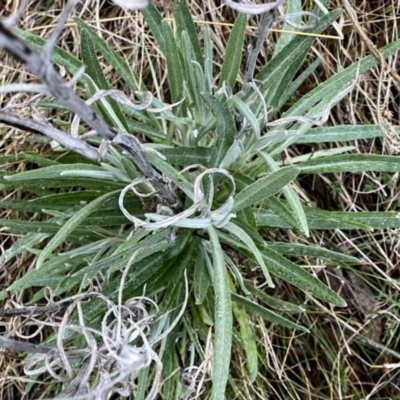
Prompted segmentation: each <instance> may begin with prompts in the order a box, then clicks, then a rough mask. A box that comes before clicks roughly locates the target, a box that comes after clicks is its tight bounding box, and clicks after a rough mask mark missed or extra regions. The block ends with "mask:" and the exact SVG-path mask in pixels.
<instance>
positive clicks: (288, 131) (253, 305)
mask: <svg viewBox="0 0 400 400" xmlns="http://www.w3.org/2000/svg"><path fill="white" fill-rule="evenodd" d="M142 12H143V15H144V17H145V19H146V21H147V23H148V25H149V27H150V30H151V32H152V34H153V35H154V37H155V38H156V39H157V41H158V44H159V46H160V48H161V50H162V52H163V54H164V57H165V59H166V65H167V69H168V91H167V93H166V99H164V98H162V97H161V98H150V99H148V96H147V95H146V87H145V86H144V84H142V83H139V82H140V80H139V79H138V77H137V76H136V74H135V72H134V71H132V70H131V69H130V68H129V66H128V64H127V62H126V61H125V60H124V59H123V58H122V57H121V56H120V55H118V54H116V53H115V52H114V51H113V50H112V49H110V48H108V46H107V45H106V43H105V42H104V41H103V40H102V39H100V38H99V37H98V36H97V35H96V33H95V32H94V31H93V29H92V28H90V27H89V26H88V25H87V24H86V23H85V22H83V21H82V20H79V19H75V22H76V23H77V25H78V26H79V28H80V33H81V60H78V59H76V58H74V57H73V56H72V55H70V54H68V53H67V52H65V51H64V50H62V49H60V48H54V51H53V54H52V58H53V61H54V62H55V63H56V64H58V65H61V66H63V67H64V68H66V69H67V70H68V71H69V72H70V73H71V74H77V73H78V72H79V70H80V68H81V67H82V66H84V67H85V73H84V74H82V75H80V76H79V82H80V83H81V84H82V86H83V88H84V91H82V92H84V93H85V95H86V96H87V99H90V98H92V99H93V100H95V101H94V103H93V109H94V110H95V111H96V112H97V114H98V115H100V116H101V118H102V119H103V120H104V122H105V123H106V124H107V126H108V127H109V129H111V130H112V129H114V128H115V129H118V130H120V131H123V132H127V133H129V134H130V135H131V134H132V135H138V134H140V135H143V136H144V137H145V138H146V140H147V143H145V144H142V145H140V144H138V148H139V149H141V150H143V153H142V154H143V157H144V159H145V160H142V161H140V158H139V161H138V158H135V159H134V161H135V162H132V157H131V156H130V154H128V153H127V152H124V151H123V150H121V149H124V146H123V142H121V141H119V142H117V141H113V140H111V146H108V145H107V146H104V144H103V142H102V139H101V137H100V136H99V135H87V136H86V137H87V141H86V143H88V144H89V145H90V146H92V148H94V149H100V150H101V151H99V154H100V155H104V154H105V155H104V159H103V160H98V159H97V158H96V157H97V156H98V155H97V153H96V155H95V156H93V158H92V159H91V160H88V157H87V155H88V153H87V152H89V149H86V150H85V151H86V153H84V155H85V156H86V157H84V156H83V155H82V153H81V155H77V154H72V153H70V152H67V151H65V147H64V148H61V149H58V150H59V151H57V152H54V154H52V155H51V156H50V157H43V156H41V155H40V154H31V153H24V154H20V155H18V162H23V161H25V162H27V163H33V164H35V165H37V167H38V168H37V169H34V170H31V171H27V172H22V173H18V172H10V171H7V172H2V173H1V175H0V185H1V188H2V190H4V191H6V192H7V193H12V192H13V191H15V190H19V193H20V195H19V199H14V198H12V197H10V198H9V199H7V200H3V201H2V202H1V203H0V206H1V207H2V208H6V209H9V210H13V211H18V212H23V213H25V214H24V215H26V218H25V219H23V220H21V219H16V218H15V219H13V218H9V219H4V220H1V221H0V223H1V224H2V225H3V226H4V227H6V228H7V229H8V230H9V231H10V232H12V233H16V234H24V236H23V237H22V238H21V239H19V240H17V241H15V243H13V245H12V246H10V247H9V248H8V249H7V250H6V251H5V259H6V260H7V261H8V260H11V259H12V258H13V257H15V256H17V255H19V254H21V253H22V252H24V251H29V252H31V253H33V254H35V255H37V256H38V258H37V263H36V268H35V269H33V270H31V271H30V272H28V273H27V274H25V275H24V276H22V277H21V278H20V279H19V280H17V281H16V282H15V283H14V284H12V285H11V286H10V287H9V288H8V289H7V290H3V291H2V292H0V298H1V299H5V298H6V297H7V295H14V294H16V293H18V292H19V291H21V290H26V289H33V288H35V291H34V294H33V296H32V299H31V301H30V303H31V304H34V303H36V302H38V301H40V300H42V299H43V298H44V296H45V295H46V291H45V289H44V288H45V287H48V288H51V290H52V294H53V296H57V297H62V296H71V295H72V294H76V293H85V291H87V290H88V288H89V287H90V283H91V281H93V280H98V281H99V282H100V287H102V292H101V293H102V296H104V297H105V298H107V299H109V301H110V302H115V303H116V302H117V300H118V295H119V294H120V293H121V296H122V301H123V302H125V301H126V300H127V299H130V298H132V297H135V296H141V295H142V294H143V293H145V294H146V296H151V297H152V299H154V301H155V302H156V303H157V304H158V306H159V310H158V312H157V313H156V314H155V317H157V320H156V322H154V323H153V324H152V325H150V327H149V329H150V332H149V333H148V336H149V337H151V338H153V339H154V338H156V337H157V336H159V335H160V334H161V333H162V332H169V330H170V328H171V329H172V328H173V329H172V330H171V332H169V334H168V335H167V336H165V337H164V338H162V340H161V345H160V346H159V348H157V352H158V357H159V358H160V360H161V362H162V364H163V365H164V369H163V377H164V378H166V377H169V380H168V381H166V383H165V384H164V386H163V388H162V395H163V396H164V398H166V399H170V398H173V397H174V396H179V395H180V394H181V393H182V392H184V388H182V385H181V382H180V379H179V376H178V375H177V374H173V373H174V371H175V370H176V368H177V367H178V359H177V356H176V352H175V349H177V353H178V354H179V357H180V358H181V360H180V361H181V362H182V364H183V366H185V367H192V368H194V367H195V366H196V365H197V366H199V365H200V364H202V365H203V364H204V365H206V362H207V361H208V359H207V354H206V353H205V351H204V347H205V343H206V342H207V337H208V335H209V333H210V326H213V327H214V332H213V343H214V347H213V359H212V365H213V367H212V373H211V375H212V376H213V377H214V378H215V379H214V380H213V384H212V398H213V399H222V398H224V394H225V391H226V386H227V383H228V390H229V391H232V392H234V391H235V390H236V387H235V383H234V381H233V380H229V365H230V359H231V348H232V343H233V345H234V346H239V347H241V348H243V349H244V351H245V352H246V356H247V368H248V373H249V376H250V377H251V379H252V380H254V379H255V377H256V375H257V368H258V354H257V349H256V340H255V338H254V335H253V328H252V326H251V324H250V315H251V314H253V315H256V316H259V317H262V318H264V319H265V320H266V321H268V322H270V323H271V324H280V325H282V326H284V327H288V328H292V329H298V330H300V331H305V332H307V331H308V328H309V327H304V326H302V325H299V324H297V323H295V322H293V321H292V320H291V319H290V318H289V317H285V316H283V315H282V313H281V312H280V311H281V310H284V311H285V312H286V313H294V314H299V313H302V312H304V309H303V308H302V307H300V306H299V305H297V304H291V303H289V302H286V301H282V300H280V299H277V298H274V296H273V295H272V294H273V292H272V291H271V292H268V291H264V290H260V289H259V288H258V287H257V286H256V285H255V284H253V282H252V281H251V280H249V279H246V273H245V268H244V267H245V266H246V268H247V267H249V268H251V269H253V270H254V269H255V268H260V269H261V271H262V274H263V278H262V282H258V283H266V284H267V286H268V287H269V288H273V287H274V285H275V283H274V277H278V278H279V279H281V280H284V281H286V282H288V283H290V284H292V285H295V286H297V287H298V288H300V289H301V290H303V291H304V292H305V293H307V294H309V295H311V296H315V297H317V298H319V299H322V300H324V301H326V302H328V303H331V304H333V305H335V306H341V307H343V306H345V302H344V301H343V300H342V299H341V298H340V297H339V295H338V294H337V293H335V292H334V291H332V290H331V289H330V288H328V287H327V286H325V285H324V284H323V283H322V282H320V281H319V280H318V279H317V278H316V277H315V276H313V275H312V274H311V273H309V272H307V271H306V270H305V269H303V268H302V267H301V266H299V265H297V264H296V263H294V262H292V261H290V260H289V259H288V257H290V255H293V254H297V255H298V254H306V255H308V256H310V257H316V258H321V259H324V260H327V262H329V261H330V260H337V261H338V262H343V263H357V262H358V260H357V259H356V258H354V257H352V256H349V255H345V254H340V253H336V252H333V251H330V250H326V249H324V248H318V247H313V246H304V245H300V244H293V243H290V244H288V243H275V242H266V241H265V240H264V238H263V236H262V234H261V232H260V231H261V230H262V229H274V228H284V229H293V230H296V231H298V232H300V233H301V234H302V235H304V236H305V237H307V236H308V235H309V230H310V229H334V228H340V229H379V228H383V227H399V225H400V220H399V219H398V218H397V216H396V213H380V212H375V213H347V212H333V211H332V212H330V211H329V212H328V211H324V210H318V209H315V208H312V207H309V206H306V205H304V204H302V200H301V198H300V197H299V195H298V193H297V191H296V185H295V182H296V177H297V176H298V175H299V174H315V173H337V172H362V171H381V172H385V173H391V172H399V170H400V164H399V163H398V159H397V157H395V156H380V155H369V154H365V155H360V154H351V151H352V150H353V148H352V147H342V148H335V149H330V150H326V151H320V152H317V153H314V154H312V155H311V154H306V155H302V156H299V157H297V158H292V159H291V160H290V165H289V166H282V163H281V162H280V161H278V160H279V158H280V155H281V154H282V152H283V151H284V150H286V149H287V148H288V147H289V146H290V145H292V144H294V143H303V144H309V143H318V142H336V141H339V140H340V138H338V136H340V135H342V137H343V140H346V141H350V140H354V139H360V138H367V137H371V136H370V135H371V131H374V132H375V133H376V132H377V133H376V134H377V135H379V133H380V130H379V128H378V127H375V126H371V127H352V129H351V130H349V128H348V127H346V126H339V127H317V128H313V126H320V125H322V123H323V122H325V121H326V118H327V116H328V115H329V111H330V109H331V108H332V107H333V106H334V105H335V104H337V103H338V102H339V101H340V100H341V98H343V96H344V95H346V94H347V93H348V92H349V90H350V89H351V88H352V85H353V84H354V82H355V80H356V79H357V77H358V76H359V75H360V74H362V73H363V72H365V71H367V70H368V69H370V68H372V67H373V66H375V65H376V64H377V63H378V60H376V59H375V58H374V57H372V56H368V57H365V58H364V59H362V60H360V62H359V63H357V64H356V65H351V66H349V67H348V68H346V69H345V70H343V71H341V72H340V73H338V74H336V75H335V76H334V77H332V78H331V79H329V80H327V81H326V82H323V83H321V84H320V85H318V86H317V87H316V88H315V89H314V90H313V91H311V92H310V93H308V94H307V95H305V96H304V97H302V98H301V99H299V100H298V101H296V102H295V103H294V104H293V105H292V106H291V107H290V108H289V109H288V110H286V109H285V106H286V105H287V103H288V101H289V100H290V99H291V96H292V95H293V93H294V92H295V91H296V89H297V88H298V87H299V85H300V84H301V83H302V82H303V81H304V80H305V79H306V78H307V77H308V75H309V74H310V73H312V71H313V68H314V67H315V65H314V64H312V65H311V67H309V68H308V69H306V70H305V71H304V72H303V73H302V74H300V75H297V73H298V71H299V70H300V68H301V67H302V65H303V63H304V60H305V59H306V57H307V53H308V51H309V49H310V47H311V45H312V43H313V41H314V38H313V37H306V36H295V37H293V36H291V35H283V36H282V38H281V39H280V41H279V43H278V46H277V48H276V53H275V54H274V55H273V57H272V59H271V60H270V61H269V62H268V63H267V64H266V65H265V66H264V67H263V68H262V69H261V70H260V71H259V72H258V74H257V76H256V80H252V81H249V82H247V83H246V85H244V87H243V88H242V89H241V90H238V91H236V92H234V93H233V91H232V89H231V87H233V86H235V85H237V78H238V75H239V71H240V70H241V66H242V49H243V41H244V33H245V29H246V23H247V19H246V16H245V15H244V14H239V16H238V18H237V20H236V23H235V26H234V28H233V30H232V33H231V35H230V39H229V42H228V47H227V52H226V58H225V60H224V63H223V65H222V68H221V71H217V72H218V73H219V72H220V75H219V78H218V79H217V80H216V77H217V76H218V75H216V74H214V71H213V52H212V42H211V39H210V35H209V32H208V30H207V29H203V31H202V37H203V43H201V42H200V40H199V35H198V33H197V31H196V28H195V25H194V23H193V20H192V18H191V15H190V12H189V9H188V6H187V4H186V2H185V1H183V0H180V1H178V2H177V4H176V6H175V8H174V17H175V21H176V32H175V33H174V32H173V31H172V29H171V28H170V25H169V24H168V23H167V22H166V21H163V19H162V16H161V15H160V13H159V12H158V11H157V9H156V8H155V7H154V6H150V7H148V8H147V9H145V10H143V11H142ZM316 13H318V11H316ZM339 14H340V11H339V10H336V11H333V12H330V13H329V14H326V15H323V16H321V18H320V21H319V24H318V26H317V27H316V28H314V29H313V32H315V33H321V32H323V31H324V30H325V29H327V28H328V27H329V26H330V24H332V22H334V21H335V20H336V19H337V17H338V16H339ZM20 35H21V36H22V37H23V38H24V39H25V40H26V42H27V43H29V45H30V46H31V48H33V49H34V50H36V51H43V48H45V49H46V43H45V42H44V41H43V40H42V39H40V38H38V37H36V36H33V35H30V34H28V33H26V32H20ZM399 48H400V42H399V41H397V42H394V43H392V44H391V45H389V46H387V47H386V48H384V49H382V55H383V57H385V58H387V57H390V56H391V55H393V54H394V53H395V52H396V51H398V49H399ZM238 49H240V51H238ZM96 51H98V52H99V53H100V54H101V55H102V56H103V57H104V58H105V59H106V60H107V62H108V63H109V64H110V65H112V66H113V68H114V69H115V71H116V72H117V73H118V74H119V75H120V77H121V79H122V80H123V81H124V83H125V84H126V85H127V86H128V87H129V88H130V90H131V91H132V92H133V93H134V94H135V95H136V96H137V97H138V98H139V99H140V100H142V101H143V105H141V106H137V105H135V104H132V103H131V102H130V101H129V99H127V98H126V97H125V96H123V95H121V93H119V92H117V91H112V88H111V87H110V85H109V83H108V82H107V80H106V78H105V77H104V75H103V72H102V70H101V67H100V64H99V62H98V60H97V56H96ZM155 85H156V86H157V83H156V82H155ZM160 92H161V91H160ZM59 100H60V99H58V100H57V99H56V100H48V101H41V102H39V103H38V104H37V106H38V107H42V108H46V109H57V110H65V111H67V110H68V107H66V104H65V103H64V104H62V102H61V101H59ZM169 100H170V101H171V102H172V103H174V104H173V106H165V105H164V103H166V102H167V101H169ZM73 111H74V112H76V113H78V110H77V111H75V110H73ZM78 115H79V114H78ZM0 122H5V123H8V124H12V123H13V121H12V118H11V117H10V115H9V114H7V111H0ZM19 122H21V121H20V120H19ZM76 122H77V119H75V120H74V123H73V124H72V126H71V132H72V133H73V135H74V136H75V137H77V138H82V137H83V136H82V135H81V136H80V133H81V132H79V134H78V131H79V129H78V124H77V123H76ZM14 124H16V122H15V121H14ZM35 127H36V129H37V130H38V126H36V125H35ZM238 127H239V128H238ZM42 128H43V129H44V128H45V127H42ZM32 129H33V128H32ZM60 129H61V127H60ZM97 133H100V132H99V131H97ZM67 144H68V143H65V145H64V146H66V145H67ZM118 144H119V145H120V148H118V147H117V146H116V145H118ZM121 144H122V145H121ZM76 146H78V145H76ZM114 146H115V147H114ZM105 150H107V152H105ZM0 161H1V162H2V165H7V164H9V163H10V162H15V161H16V160H15V158H14V157H11V156H10V157H9V156H7V157H3V158H2V159H1V160H0ZM138 162H140V163H141V164H140V165H138ZM148 166H150V168H151V169H149V167H148ZM153 171H155V172H153ZM161 174H162V179H161V180H159V179H158V176H159V175H160V176H161ZM130 189H134V190H135V192H132V191H131V190H130ZM32 213H40V214H41V215H42V216H43V218H42V219H41V220H40V221H35V222H32V221H29V216H30V215H31V214H32ZM132 224H133V226H132ZM44 240H48V241H47V242H46V244H45V245H44V246H42V243H43V241H44ZM66 243H69V244H71V245H72V249H70V250H68V251H61V252H60V248H61V247H60V246H65V244H66ZM61 249H62V250H63V248H61ZM241 258H244V259H245V261H244V263H245V264H246V265H241V264H240V263H238V262H237V260H240V259H241ZM127 265H128V268H126V266H127ZM122 271H125V272H126V277H125V278H124V279H123V282H124V285H123V288H122V285H121V276H122ZM185 271H187V272H186V273H187V277H188V278H187V279H188V285H189V287H190V288H191V289H190V292H189V291H188V289H187V288H186V287H185V278H184V276H185ZM40 287H41V288H42V289H37V288H40ZM122 289H123V290H122ZM182 304H183V305H184V306H185V307H186V310H187V313H188V314H187V315H185V316H184V317H183V318H181V319H179V321H178V325H176V326H174V324H175V323H176V318H177V316H179V317H181V314H180V313H179V308H180V306H181V305H182ZM106 311H107V308H106V306H105V305H104V302H102V301H101V299H99V298H93V299H92V300H91V301H90V302H89V303H88V304H86V305H84V306H83V313H84V316H85V325H86V326H89V327H92V328H93V329H100V325H101V318H102V316H103V315H104V313H105V312H106ZM79 318H80V317H79V315H78V313H76V314H74V315H72V317H71V320H72V321H73V322H71V324H77V323H78V321H79ZM173 323H174V324H173ZM65 337H66V338H67V339H69V340H75V345H76V346H77V347H80V346H82V343H81V342H80V341H79V338H78V337H77V335H76V334H75V335H74V334H73V333H72V332H65ZM51 339H53V341H54V340H55V339H54V338H50V340H49V342H51ZM134 340H136V341H133V343H135V344H136V345H138V344H137V342H138V341H140V338H139V339H138V338H134ZM143 340H144V339H143ZM189 353H190V354H189ZM145 366H146V367H147V366H148V365H145V364H143V365H141V368H137V371H139V370H140V373H139V375H138V386H137V389H136V390H137V398H143V397H144V395H145V393H146V389H147V386H146V385H147V382H148V379H149V376H151V375H153V374H157V371H156V370H155V369H152V368H144V367H145ZM137 371H135V372H137Z"/></svg>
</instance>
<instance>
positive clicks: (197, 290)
mask: <svg viewBox="0 0 400 400" xmlns="http://www.w3.org/2000/svg"><path fill="white" fill-rule="evenodd" d="M193 283H194V297H195V299H196V304H203V301H204V299H205V298H206V295H207V291H208V288H209V286H210V284H211V280H210V277H209V276H208V271H207V265H206V262H205V259H204V254H203V251H202V250H200V249H199V251H198V254H197V259H196V264H195V266H194V276H193Z"/></svg>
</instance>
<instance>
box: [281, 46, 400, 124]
mask: <svg viewBox="0 0 400 400" xmlns="http://www.w3.org/2000/svg"><path fill="white" fill-rule="evenodd" d="M293 42H294V40H292V42H290V44H292V43H293ZM399 49H400V40H395V41H394V42H392V43H390V44H389V45H387V46H385V47H383V48H381V49H380V53H381V54H382V56H383V58H385V59H386V58H388V57H390V56H392V55H394V54H396V53H397V52H398V51H399ZM378 63H379V61H378V60H377V59H376V58H375V57H374V56H373V55H372V54H371V55H369V56H367V57H364V58H362V59H361V60H359V61H358V62H356V63H354V64H352V65H350V66H349V67H347V68H346V69H344V70H343V71H340V72H338V73H337V74H334V75H333V76H332V77H331V78H329V79H328V80H326V81H325V82H323V83H321V84H319V85H318V86H317V87H316V88H315V89H313V90H312V91H311V92H309V93H307V94H306V95H305V96H303V97H302V98H301V99H300V100H299V101H298V102H297V103H296V104H294V105H293V106H292V107H291V108H290V109H289V110H288V111H287V112H285V113H284V114H283V115H282V117H288V116H295V115H303V114H304V113H305V112H307V110H309V109H310V108H311V107H313V106H314V105H315V104H317V103H318V102H319V101H321V100H323V99H325V98H326V97H327V94H329V98H328V100H329V99H330V98H331V97H332V96H333V97H335V96H337V94H338V93H340V92H341V91H343V90H344V89H345V88H346V86H347V85H348V84H349V83H350V82H351V81H352V80H353V79H356V77H358V76H360V75H362V74H364V73H365V72H367V71H368V70H369V69H371V68H373V67H375V66H376V65H378Z"/></svg>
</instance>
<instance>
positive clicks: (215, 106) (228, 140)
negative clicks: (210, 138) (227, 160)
mask: <svg viewBox="0 0 400 400" xmlns="http://www.w3.org/2000/svg"><path fill="white" fill-rule="evenodd" d="M201 95H202V97H203V99H204V101H205V103H206V104H207V106H208V107H209V108H210V110H211V111H212V113H213V114H214V116H215V118H216V120H217V129H216V139H215V143H214V144H213V148H212V151H211V155H210V165H209V166H210V167H219V166H220V164H221V162H222V160H223V159H224V157H225V155H226V153H227V152H228V151H229V148H230V147H231V146H232V144H233V142H234V140H235V135H236V126H235V121H234V119H233V116H232V114H231V113H230V111H229V109H228V108H227V107H225V106H223V105H222V104H221V103H220V102H219V101H218V100H217V99H216V98H215V97H214V96H212V95H211V94H209V93H202V94H201Z"/></svg>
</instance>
